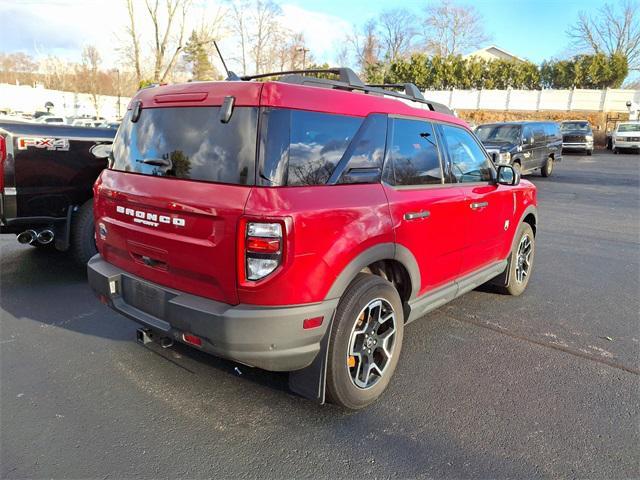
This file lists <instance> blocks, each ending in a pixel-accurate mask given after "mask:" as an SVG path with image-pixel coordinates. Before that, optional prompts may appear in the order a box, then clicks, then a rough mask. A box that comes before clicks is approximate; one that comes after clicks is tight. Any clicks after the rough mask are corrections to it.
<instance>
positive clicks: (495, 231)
mask: <svg viewBox="0 0 640 480" xmlns="http://www.w3.org/2000/svg"><path fill="white" fill-rule="evenodd" d="M440 128H441V133H442V137H443V139H444V142H443V143H444V145H445V147H446V152H447V155H448V159H449V163H450V169H451V175H450V176H449V178H448V181H450V182H451V183H452V184H453V185H456V186H457V188H458V189H460V190H461V191H462V195H463V196H464V208H462V209H460V217H462V218H463V219H464V223H465V228H466V231H467V235H466V236H465V244H464V251H463V254H462V256H461V268H460V276H461V277H463V276H465V275H467V274H470V273H472V272H474V271H477V270H479V269H481V268H482V267H484V266H487V265H489V264H491V263H493V262H495V261H497V260H502V259H501V258H499V256H500V254H501V251H502V250H503V248H502V247H503V245H504V241H505V238H504V237H505V231H506V229H507V228H508V227H509V218H510V216H511V215H512V209H513V198H512V194H511V191H510V190H509V187H506V186H504V185H498V184H497V183H496V182H495V181H494V178H495V170H494V167H493V163H492V162H491V160H490V159H489V157H488V156H487V154H486V153H485V151H484V150H483V149H482V147H481V146H480V144H479V143H478V142H477V141H476V139H475V137H473V136H472V135H471V134H470V133H469V132H468V131H467V130H466V129H464V128H462V127H457V126H453V125H444V124H443V125H442V126H441V127H440Z"/></svg>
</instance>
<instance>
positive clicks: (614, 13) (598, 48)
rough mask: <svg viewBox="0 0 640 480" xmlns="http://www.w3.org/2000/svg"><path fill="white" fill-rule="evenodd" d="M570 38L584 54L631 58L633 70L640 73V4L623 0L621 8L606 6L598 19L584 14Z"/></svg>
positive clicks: (599, 13) (574, 26)
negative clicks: (588, 52) (589, 52)
mask: <svg viewBox="0 0 640 480" xmlns="http://www.w3.org/2000/svg"><path fill="white" fill-rule="evenodd" d="M567 35H568V36H569V38H570V39H571V41H572V43H573V45H574V47H576V48H578V49H580V50H582V51H591V52H593V53H604V54H606V55H612V54H614V53H619V54H622V55H624V56H625V57H626V58H627V62H628V65H629V70H640V2H637V1H635V0H622V1H620V2H619V3H618V8H616V7H615V6H614V5H611V4H608V3H605V4H604V5H602V7H600V8H599V9H598V13H597V14H596V15H594V16H591V15H588V14H587V13H585V12H580V14H579V15H578V21H577V22H576V24H575V25H573V26H571V27H570V28H569V29H568V30H567Z"/></svg>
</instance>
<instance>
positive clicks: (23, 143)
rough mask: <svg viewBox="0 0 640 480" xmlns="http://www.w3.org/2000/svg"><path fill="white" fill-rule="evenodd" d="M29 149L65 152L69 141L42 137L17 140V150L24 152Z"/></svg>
mask: <svg viewBox="0 0 640 480" xmlns="http://www.w3.org/2000/svg"><path fill="white" fill-rule="evenodd" d="M29 147H32V148H41V149H44V150H59V151H65V152H66V151H68V150H69V140H67V139H66V138H44V137H32V138H25V137H21V138H18V150H26V149H27V148H29Z"/></svg>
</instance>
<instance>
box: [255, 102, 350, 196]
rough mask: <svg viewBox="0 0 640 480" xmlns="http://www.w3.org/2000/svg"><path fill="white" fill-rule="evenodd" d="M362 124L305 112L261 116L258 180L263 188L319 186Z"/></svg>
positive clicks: (269, 112) (336, 116) (325, 179)
mask: <svg viewBox="0 0 640 480" xmlns="http://www.w3.org/2000/svg"><path fill="white" fill-rule="evenodd" d="M361 124H362V118H359V117H347V116H344V115H333V114H328V113H318V112H306V111H302V110H279V109H274V110H269V111H267V112H265V117H264V122H263V129H262V134H261V136H262V138H263V140H262V141H263V142H264V147H263V150H264V155H263V156H262V159H261V169H260V178H261V179H262V181H263V182H264V183H265V184H266V185H293V186H296V185H323V184H325V183H327V181H328V180H329V178H330V177H331V174H332V173H333V171H334V169H335V167H336V165H337V164H338V162H339V161H340V159H341V158H342V156H343V155H344V153H345V151H346V150H347V147H348V146H349V144H350V142H351V140H353V138H354V135H355V134H356V132H357V131H358V129H359V127H360V125H361Z"/></svg>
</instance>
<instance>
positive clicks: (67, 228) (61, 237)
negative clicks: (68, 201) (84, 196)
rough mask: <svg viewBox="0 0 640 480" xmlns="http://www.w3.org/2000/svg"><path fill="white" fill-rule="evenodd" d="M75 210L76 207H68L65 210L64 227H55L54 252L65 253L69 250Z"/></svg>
mask: <svg viewBox="0 0 640 480" xmlns="http://www.w3.org/2000/svg"><path fill="white" fill-rule="evenodd" d="M77 209H78V207H76V206H74V205H69V208H67V219H66V221H65V223H64V225H56V227H55V234H56V239H55V247H56V250H59V251H61V252H66V251H67V250H69V243H70V240H71V221H72V220H73V212H74V211H75V210H77Z"/></svg>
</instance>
